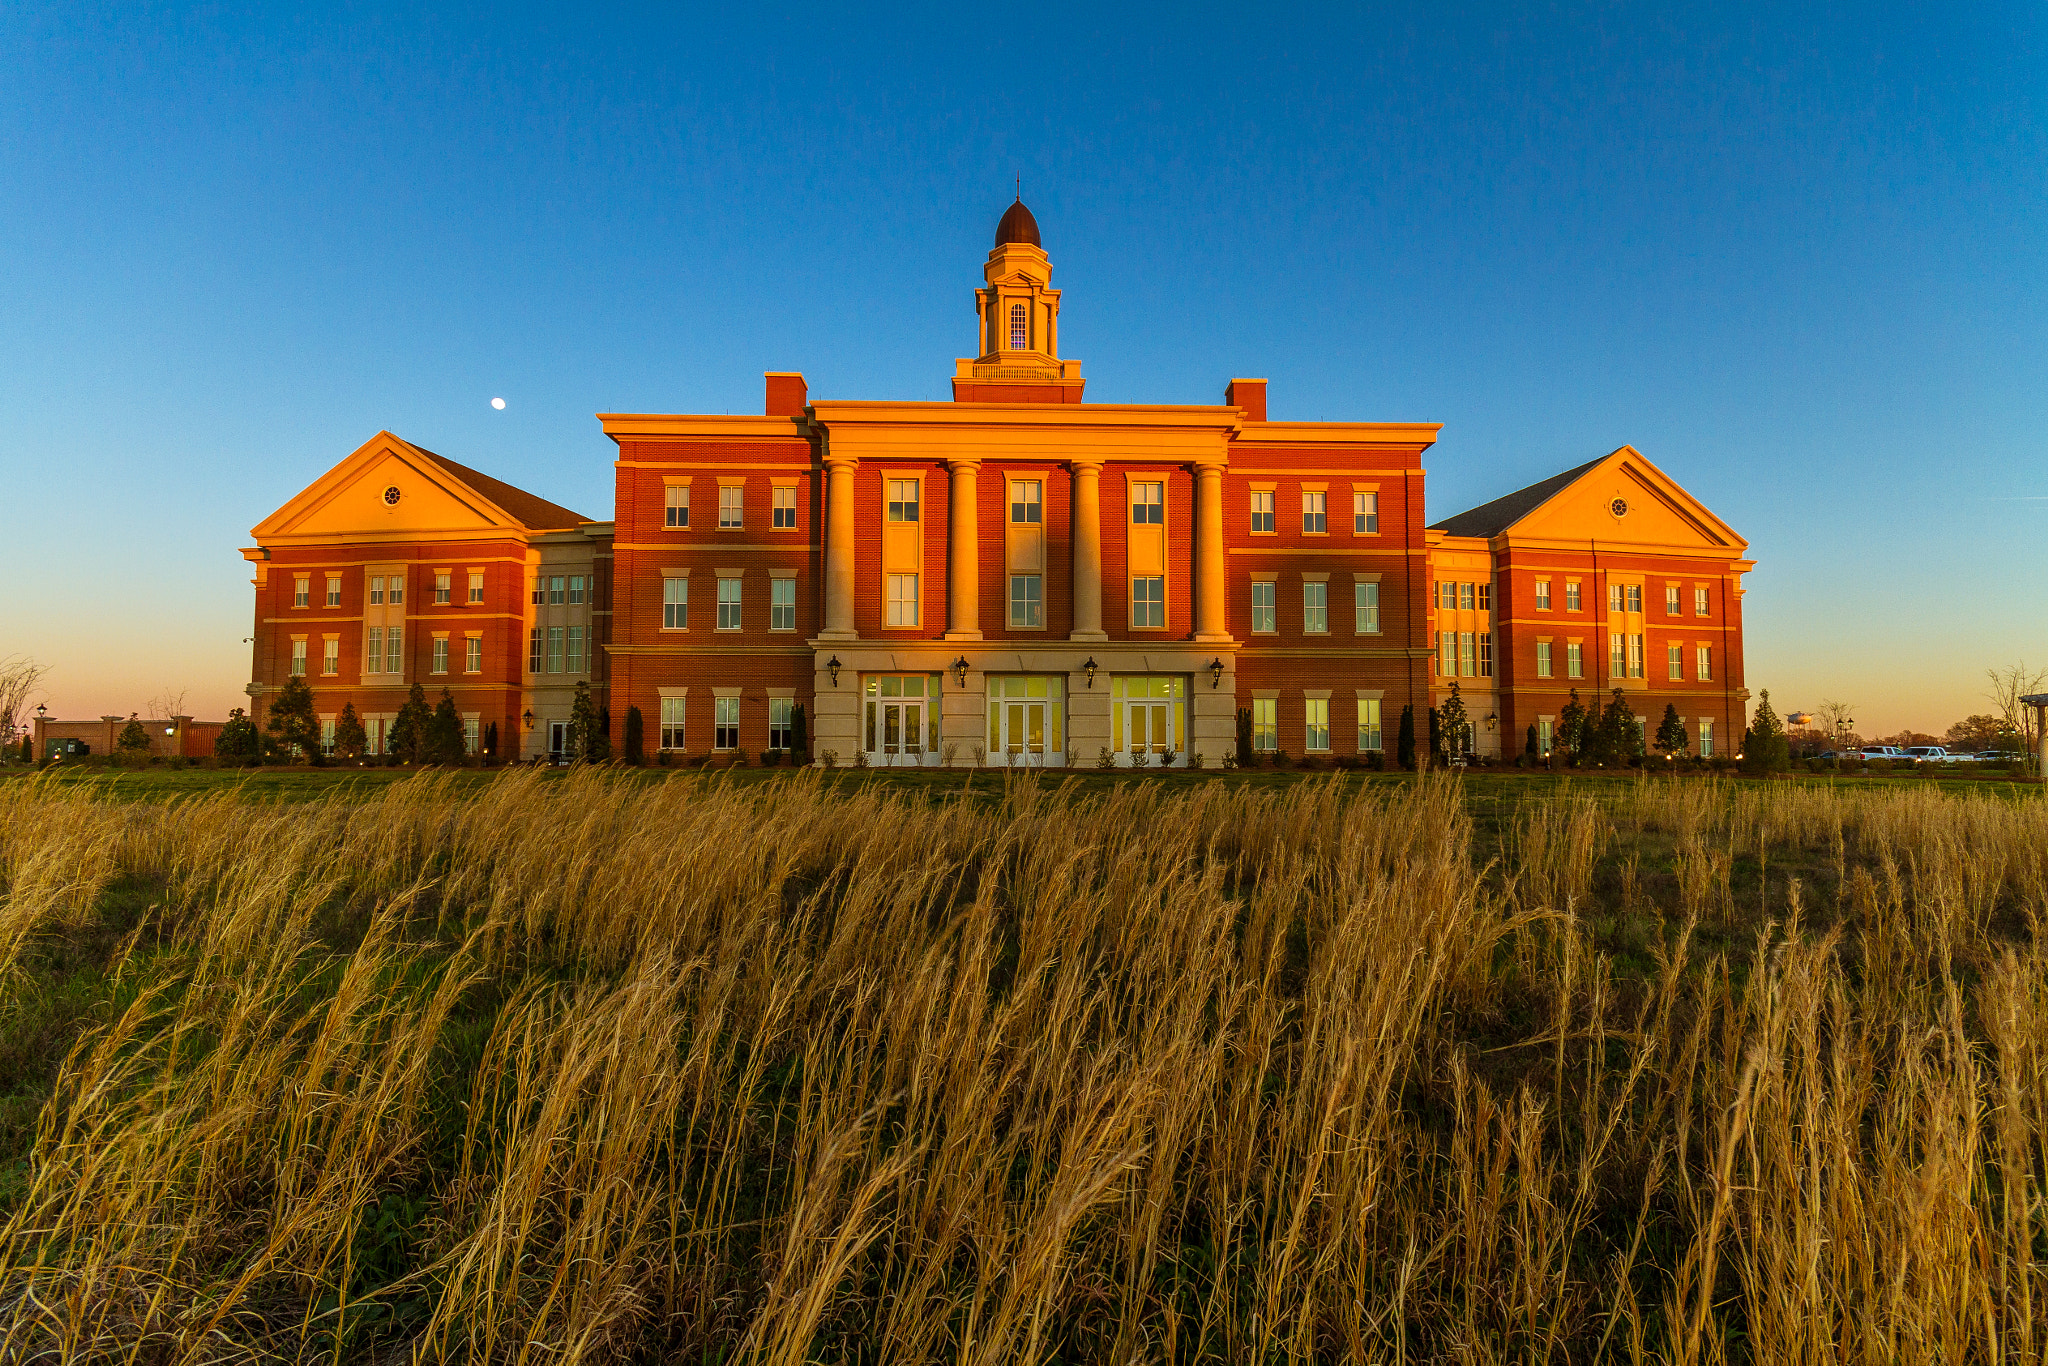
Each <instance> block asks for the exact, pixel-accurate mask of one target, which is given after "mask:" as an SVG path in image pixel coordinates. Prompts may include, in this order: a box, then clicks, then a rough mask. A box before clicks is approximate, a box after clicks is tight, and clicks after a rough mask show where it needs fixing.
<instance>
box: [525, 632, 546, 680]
mask: <svg viewBox="0 0 2048 1366" xmlns="http://www.w3.org/2000/svg"><path fill="white" fill-rule="evenodd" d="M542 639H543V635H542V632H541V629H540V627H538V626H536V627H534V628H533V631H532V633H531V634H530V635H528V636H527V640H526V653H527V658H526V669H527V672H528V673H539V672H540V671H541V667H542V661H541V648H542V647H541V641H542Z"/></svg>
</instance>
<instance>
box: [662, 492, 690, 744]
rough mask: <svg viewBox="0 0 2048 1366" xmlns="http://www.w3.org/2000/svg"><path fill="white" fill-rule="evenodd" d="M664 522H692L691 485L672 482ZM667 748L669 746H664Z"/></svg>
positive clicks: (666, 523) (664, 511) (681, 523)
mask: <svg viewBox="0 0 2048 1366" xmlns="http://www.w3.org/2000/svg"><path fill="white" fill-rule="evenodd" d="M662 524H663V525H664V526H671V527H686V526H688V525H689V524H690V486H689V485H688V484H670V485H669V486H668V489H667V495H666V502H665V506H664V509H663V514H662ZM663 748H667V746H663Z"/></svg>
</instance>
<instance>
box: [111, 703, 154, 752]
mask: <svg viewBox="0 0 2048 1366" xmlns="http://www.w3.org/2000/svg"><path fill="white" fill-rule="evenodd" d="M114 748H115V749H116V750H118V751H120V753H121V755H122V757H123V758H130V759H133V758H140V757H141V756H142V755H145V754H147V753H149V732H148V731H146V730H144V729H143V728H142V722H141V721H140V720H139V719H137V718H136V716H135V715H134V713H132V712H131V713H130V714H129V716H128V724H127V725H125V726H123V727H121V736H120V738H119V739H117V740H115V741H114Z"/></svg>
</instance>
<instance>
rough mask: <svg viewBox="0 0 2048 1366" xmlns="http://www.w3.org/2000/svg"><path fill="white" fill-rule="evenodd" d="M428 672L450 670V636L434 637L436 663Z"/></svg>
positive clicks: (438, 672)
mask: <svg viewBox="0 0 2048 1366" xmlns="http://www.w3.org/2000/svg"><path fill="white" fill-rule="evenodd" d="M428 672H430V673H437V674H444V673H447V672H448V637H446V636H435V637H434V663H433V666H432V668H431V669H429V670H428Z"/></svg>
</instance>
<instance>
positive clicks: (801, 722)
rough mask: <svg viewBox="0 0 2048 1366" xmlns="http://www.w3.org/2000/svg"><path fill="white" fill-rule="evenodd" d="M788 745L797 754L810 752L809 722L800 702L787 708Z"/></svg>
mask: <svg viewBox="0 0 2048 1366" xmlns="http://www.w3.org/2000/svg"><path fill="white" fill-rule="evenodd" d="M789 747H790V748H791V749H793V750H795V751H796V752H797V753H798V754H809V753H810V752H811V722H810V718H809V717H808V716H805V715H804V704H803V703H801V702H798V703H796V704H795V705H794V706H792V707H791V708H790V709H789Z"/></svg>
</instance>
